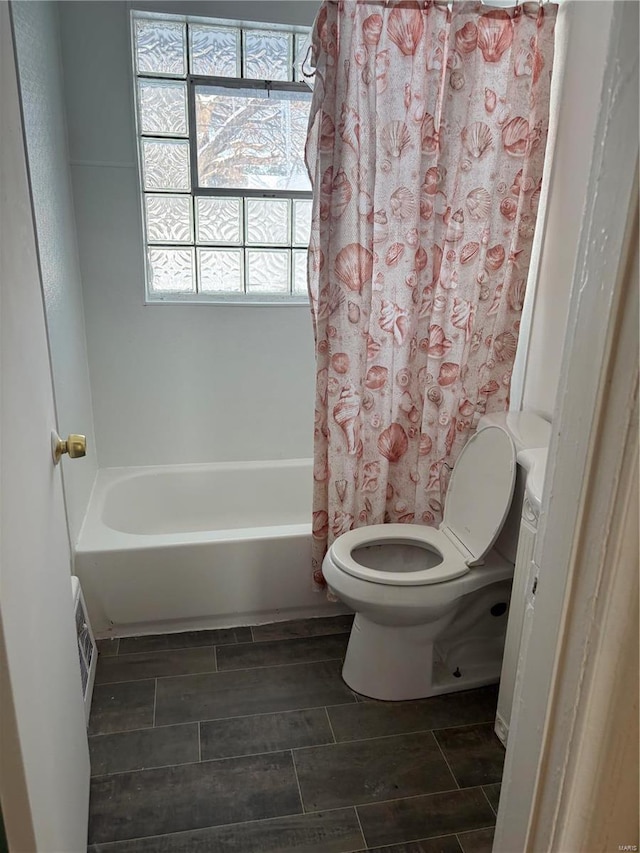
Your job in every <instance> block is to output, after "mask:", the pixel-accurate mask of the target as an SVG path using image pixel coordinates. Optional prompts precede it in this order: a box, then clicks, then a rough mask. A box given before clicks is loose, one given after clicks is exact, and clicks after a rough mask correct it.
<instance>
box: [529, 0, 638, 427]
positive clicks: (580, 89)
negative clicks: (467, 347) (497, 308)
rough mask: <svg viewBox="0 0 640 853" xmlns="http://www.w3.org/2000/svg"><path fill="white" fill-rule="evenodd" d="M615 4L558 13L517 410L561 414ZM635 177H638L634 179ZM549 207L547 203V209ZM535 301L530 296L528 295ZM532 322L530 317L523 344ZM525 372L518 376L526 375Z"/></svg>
mask: <svg viewBox="0 0 640 853" xmlns="http://www.w3.org/2000/svg"><path fill="white" fill-rule="evenodd" d="M613 7H614V4H613V3H612V2H605V1H604V0H599V2H593V3H585V2H582V0H563V2H562V3H561V4H560V9H559V12H558V22H557V29H556V55H555V62H554V76H553V79H552V90H551V91H552V96H551V97H552V101H551V108H552V116H551V122H550V129H549V140H550V148H551V150H550V151H549V155H550V156H551V157H552V160H551V169H550V171H549V175H548V178H549V181H548V193H549V194H548V201H547V210H546V222H545V223H544V228H543V229H542V230H541V239H540V237H538V239H537V241H536V242H537V245H536V246H534V253H533V254H534V258H535V256H536V253H537V252H540V255H539V257H540V265H539V273H538V280H537V287H535V291H534V288H532V287H531V285H532V284H533V282H531V281H529V290H530V293H531V296H530V297H529V298H528V300H527V304H525V308H524V315H523V316H526V315H527V314H528V313H529V312H531V313H530V316H531V334H530V339H529V345H528V350H527V349H526V341H524V340H523V343H524V344H525V346H524V347H523V349H522V351H520V350H519V352H518V367H519V370H520V371H524V379H523V387H522V389H521V395H520V394H519V393H518V388H517V387H516V385H517V384H518V383H517V381H514V388H513V392H514V393H513V405H514V407H515V408H524V409H531V410H535V411H540V412H543V413H544V414H546V415H548V416H549V417H551V416H552V415H553V411H554V405H555V398H556V391H557V386H558V379H559V376H560V368H561V365H562V346H563V342H564V334H565V329H566V324H567V313H568V309H569V295H570V290H571V281H572V276H573V268H574V265H575V259H576V255H577V251H578V239H579V234H580V227H581V224H582V216H583V211H584V206H585V200H586V191H587V184H588V177H589V166H590V157H591V151H592V145H593V139H594V135H595V130H596V123H597V120H598V115H599V111H600V104H601V88H602V69H603V67H604V63H605V59H606V51H607V36H608V33H609V26H610V21H611V16H612V13H613ZM629 180H632V176H631V175H630V176H629ZM541 210H542V204H541ZM528 296H529V294H528ZM524 326H525V321H524V319H523V336H522V337H523V339H524V337H525V335H524ZM519 370H518V368H517V369H516V370H515V371H514V377H515V376H517V375H518V372H519Z"/></svg>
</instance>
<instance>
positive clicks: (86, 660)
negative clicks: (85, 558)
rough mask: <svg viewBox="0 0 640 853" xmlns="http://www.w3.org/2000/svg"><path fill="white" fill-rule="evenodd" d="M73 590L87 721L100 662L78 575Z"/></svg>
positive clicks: (74, 580) (72, 584)
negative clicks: (97, 665)
mask: <svg viewBox="0 0 640 853" xmlns="http://www.w3.org/2000/svg"><path fill="white" fill-rule="evenodd" d="M71 590H72V594H73V611H74V615H75V620H76V637H77V642H78V658H79V660H80V680H81V684H82V698H83V699H84V714H85V718H86V721H87V723H88V722H89V713H90V712H91V696H92V694H93V682H94V679H95V676H96V664H97V662H98V649H97V647H96V641H95V639H94V636H93V632H92V630H91V623H90V622H89V617H88V616H87V606H86V604H85V603H84V596H83V595H82V589H81V588H80V581H79V580H78V578H77V577H75V576H72V578H71Z"/></svg>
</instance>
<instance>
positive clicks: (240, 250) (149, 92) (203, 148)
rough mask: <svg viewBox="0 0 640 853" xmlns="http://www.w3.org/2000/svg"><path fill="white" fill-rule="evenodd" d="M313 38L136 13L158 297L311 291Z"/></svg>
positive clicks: (141, 137) (149, 234)
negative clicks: (308, 153)
mask: <svg viewBox="0 0 640 853" xmlns="http://www.w3.org/2000/svg"><path fill="white" fill-rule="evenodd" d="M308 37H309V31H308V29H304V28H300V27H288V28H285V27H276V26H273V25H270V26H261V25H256V24H250V25H249V24H245V25H242V26H236V25H231V23H230V22H228V21H226V22H225V21H220V20H205V19H202V18H198V19H197V20H191V19H190V18H183V17H169V16H158V15H151V14H146V13H143V12H132V44H133V63H134V72H135V102H136V121H137V132H138V149H139V161H140V188H141V194H142V213H143V220H144V236H145V253H146V274H147V275H146V280H147V299H148V301H150V302H163V301H168V302H176V301H185V302H229V301H231V302H246V303H256V302H258V303H260V302H282V303H291V302H294V303H295V302H306V301H307V247H308V244H309V235H310V229H311V185H310V183H309V177H308V175H307V170H306V167H305V164H304V144H305V139H306V134H307V123H308V119H309V108H310V105H311V90H310V89H309V87H308V85H307V84H306V83H305V82H304V76H303V74H302V72H301V67H300V66H301V58H302V56H303V53H304V49H305V45H306V44H307V42H308Z"/></svg>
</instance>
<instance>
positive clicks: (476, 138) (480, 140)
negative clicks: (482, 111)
mask: <svg viewBox="0 0 640 853" xmlns="http://www.w3.org/2000/svg"><path fill="white" fill-rule="evenodd" d="M462 143H463V145H464V147H465V148H466V149H467V151H468V152H469V154H470V155H471V156H472V157H475V158H476V159H478V160H479V159H480V157H482V155H483V154H484V153H485V151H487V149H488V148H490V147H491V145H492V143H493V135H492V133H491V128H490V127H489V125H488V124H486V123H485V122H483V121H476V122H473V124H470V125H469V126H468V127H465V129H464V130H463V131H462Z"/></svg>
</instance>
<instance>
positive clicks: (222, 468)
mask: <svg viewBox="0 0 640 853" xmlns="http://www.w3.org/2000/svg"><path fill="white" fill-rule="evenodd" d="M311 489H312V465H311V461H310V460H306V459H303V460H286V461H278V462H250V463H244V462H235V463H217V464H211V465H171V466H164V467H157V468H104V469H101V470H100V471H99V472H98V476H97V478H96V482H95V485H94V488H93V492H92V495H91V500H90V502H89V507H88V509H87V514H86V517H85V520H84V524H83V526H82V530H81V532H80V537H79V540H78V545H77V549H76V553H75V572H76V574H77V575H78V577H79V578H80V582H81V584H82V589H83V592H84V596H85V599H86V602H87V607H88V609H89V615H90V618H91V622H92V626H93V629H94V631H95V633H96V634H97V635H98V636H103V637H104V636H108V635H113V636H124V635H131V634H145V633H158V632H163V631H180V630H186V629H190V630H193V629H197V628H219V627H228V626H233V625H249V624H256V623H259V622H270V621H277V620H281V619H293V618H298V617H305V616H324V615H331V614H334V613H341V612H345V610H344V608H343V607H342V606H340V605H336V604H331V603H329V602H327V601H326V598H325V596H324V595H323V594H318V593H316V592H314V591H313V589H312V586H311V574H310V573H311V523H310V519H311Z"/></svg>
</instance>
